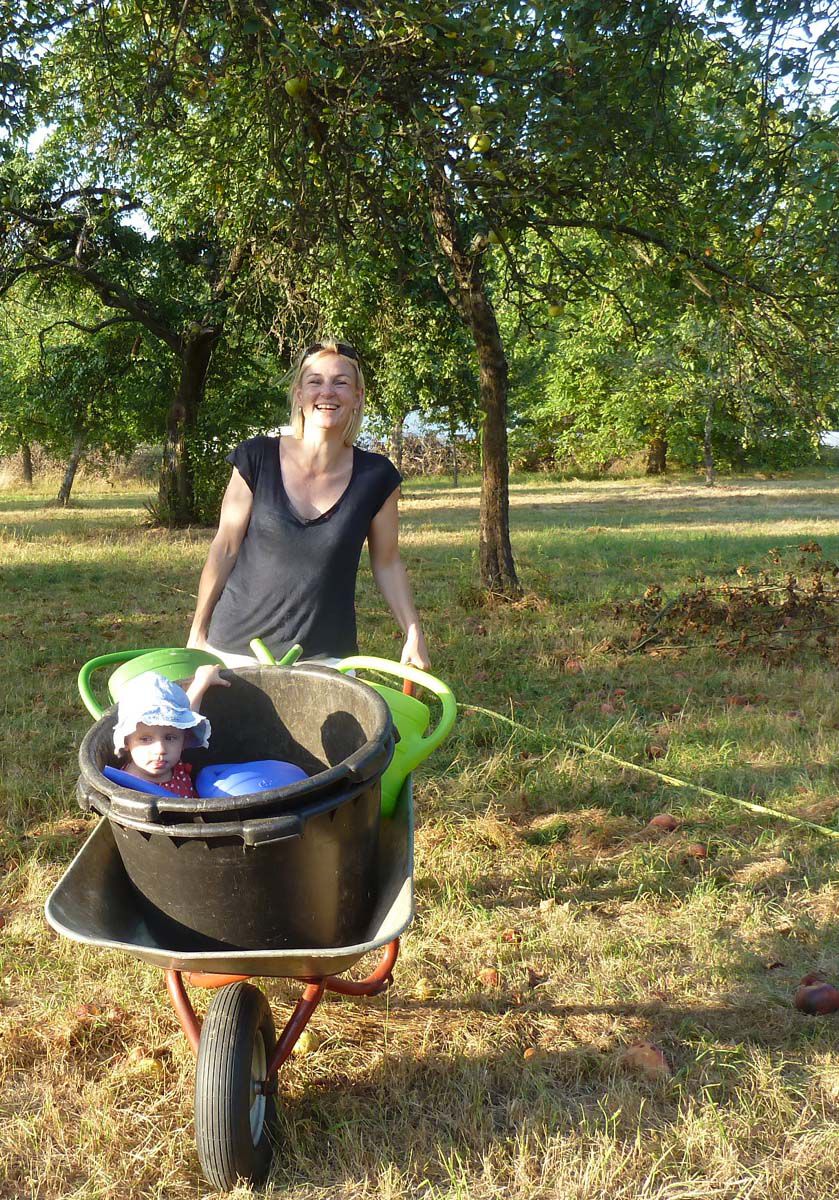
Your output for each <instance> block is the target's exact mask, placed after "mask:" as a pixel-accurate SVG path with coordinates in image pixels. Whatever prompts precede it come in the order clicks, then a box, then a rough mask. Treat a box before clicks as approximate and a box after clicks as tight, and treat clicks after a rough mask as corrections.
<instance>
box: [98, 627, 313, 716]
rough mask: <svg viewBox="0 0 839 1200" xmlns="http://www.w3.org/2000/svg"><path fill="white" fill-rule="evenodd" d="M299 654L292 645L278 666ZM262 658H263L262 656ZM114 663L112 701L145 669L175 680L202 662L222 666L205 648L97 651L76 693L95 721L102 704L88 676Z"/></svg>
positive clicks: (253, 646) (110, 683) (110, 687)
mask: <svg viewBox="0 0 839 1200" xmlns="http://www.w3.org/2000/svg"><path fill="white" fill-rule="evenodd" d="M257 641H258V639H256V638H255V639H254V641H253V642H251V649H252V650H253V651H254V654H256V655H257V657H259V654H258V653H257V645H256V643H257ZM259 645H260V646H262V643H261V642H260V643H259ZM299 653H300V647H299V646H292V648H291V650H289V651H288V653H287V654H286V655H285V656H284V657H283V658H282V659H281V661H280V663H279V665H280V666H288V665H289V663H291V662H294V660H295V659H296V658H297V656H298V655H299ZM263 661H265V660H264V659H263ZM272 661H273V659H272ZM115 663H119V664H121V665H120V666H118V667H117V669H116V670H115V671H114V672H113V674H112V675H111V677H110V678H109V680H108V693H109V695H110V698H111V702H112V703H113V702H115V701H116V700H118V699H119V694H120V692H121V691H122V689H123V688H124V687H125V685H126V684H127V683H128V682H129V681H130V680H132V679H136V678H137V676H138V675H144V674H145V673H146V671H155V672H156V673H157V674H158V675H165V676H166V678H167V679H172V680H176V681H177V680H179V679H190V678H191V677H192V676H193V675H194V674H195V672H196V670H197V668H198V667H201V666H204V664H205V663H209V664H211V665H217V666H220V667H223V666H224V663H223V662H222V660H221V659H220V658H219V657H218V655H217V654H211V653H210V652H209V651H208V650H191V649H189V648H188V647H186V646H180V647H175V648H172V649H157V650H148V649H146V650H115V651H114V652H113V654H100V655H99V657H98V658H92V659H91V660H90V661H89V662H86V663H85V664H84V666H83V667H82V669H81V671H79V694H80V695H81V698H82V702H83V704H84V706H85V708H86V709H87V711H88V712H89V713H90V715H91V716H92V717H95V718H96V720H98V719H99V718H100V717H101V716H102V712H103V706H102V705H101V704H100V703H99V701H98V700H97V699H96V697H95V696H94V694H93V690H92V688H91V682H90V681H91V676H92V675H93V673H94V671H98V670H99V669H100V668H101V667H111V666H113V665H114V664H115Z"/></svg>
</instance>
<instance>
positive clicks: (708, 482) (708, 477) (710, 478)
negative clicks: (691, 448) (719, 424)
mask: <svg viewBox="0 0 839 1200" xmlns="http://www.w3.org/2000/svg"><path fill="white" fill-rule="evenodd" d="M713 433H714V399H713V396H712V397H710V398H709V400H708V407H707V409H706V410H705V436H704V438H703V441H702V458H703V462H704V464H705V486H706V487H713V486H714V443H713V440H712V439H713Z"/></svg>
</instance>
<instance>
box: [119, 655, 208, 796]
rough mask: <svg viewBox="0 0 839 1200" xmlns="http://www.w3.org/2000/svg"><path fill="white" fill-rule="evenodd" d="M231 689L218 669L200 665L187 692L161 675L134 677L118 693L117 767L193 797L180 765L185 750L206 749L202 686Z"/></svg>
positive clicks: (186, 773)
mask: <svg viewBox="0 0 839 1200" xmlns="http://www.w3.org/2000/svg"><path fill="white" fill-rule="evenodd" d="M214 685H216V686H219V687H230V683H229V681H228V680H226V679H222V678H221V677H220V675H219V668H218V667H217V666H203V667H199V668H198V670H197V671H196V672H195V676H194V678H193V679H192V680H191V681H190V683H189V686H188V687H187V689H186V691H184V689H183V688H181V687H179V686H178V684H176V683H172V682H171V680H169V679H166V677H165V676H163V675H158V674H155V673H153V672H149V673H147V674H145V675H140V676H138V678H137V679H133V680H132V681H131V683H129V684H127V685H126V687H125V688H123V690H122V694H121V695H120V698H119V706H118V709H117V723H116V727H115V729H114V750H115V751H116V753H117V756H118V757H119V758H120V759H121V760H122V759H124V758H125V756H127V757H128V759H129V761H128V763H124V762H122V761H120V767H121V768H122V769H123V770H124V771H126V772H127V773H128V774H129V775H133V776H134V777H135V778H136V779H142V780H145V782H146V783H156V784H158V785H159V786H160V787H163V788H166V790H167V791H169V792H173V793H174V795H176V796H194V795H195V794H196V793H195V788H194V787H193V785H192V779H191V778H190V775H191V771H192V767H191V766H190V765H189V763H183V762H181V754H182V753H183V751H184V749H185V748H191V747H205V746H207V744H208V741H209V737H210V722H209V721H208V720H207V718H206V717H202V716H201V715H200V713H199V712H197V711H196V710H197V709H198V708H199V707H200V705H201V701H202V699H203V698H204V693H205V692H206V691H207V688H209V687H213V686H214Z"/></svg>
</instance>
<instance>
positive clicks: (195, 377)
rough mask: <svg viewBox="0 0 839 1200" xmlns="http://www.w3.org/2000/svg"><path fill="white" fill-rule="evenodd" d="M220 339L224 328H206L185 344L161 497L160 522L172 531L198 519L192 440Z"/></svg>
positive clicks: (165, 451) (170, 420) (169, 426)
mask: <svg viewBox="0 0 839 1200" xmlns="http://www.w3.org/2000/svg"><path fill="white" fill-rule="evenodd" d="M220 337H221V329H220V328H213V329H206V328H205V329H202V331H201V333H200V334H198V335H197V336H194V337H192V338H191V339H189V340H186V341H185V342H184V347H183V352H182V354H181V377H180V381H179V383H178V392H177V395H176V396H175V399H174V400H173V401H172V404H171V405H170V407H169V412H168V413H167V415H166V441H165V442H164V445H163V463H162V464H161V468H160V490H159V494H158V499H159V503H158V512H157V516H158V520H159V521H160V522H161V523H162V524H164V525H168V526H169V527H170V528H178V527H181V526H184V525H191V524H192V523H193V522H194V521H195V520H196V519H197V514H196V511H195V475H194V466H193V463H192V460H191V458H190V437H191V435H192V433H193V432H194V429H195V422H196V419H197V417H198V411H199V409H200V407H201V401H202V400H203V399H204V387H205V385H206V382H207V372H208V371H209V369H210V359H211V358H212V355H213V350H214V349H215V346H216V343H217V342H218V340H219V338H220Z"/></svg>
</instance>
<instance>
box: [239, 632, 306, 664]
mask: <svg viewBox="0 0 839 1200" xmlns="http://www.w3.org/2000/svg"><path fill="white" fill-rule="evenodd" d="M250 648H251V650H253V653H254V658H258V659H259V661H260V662H261V663H264V664H265V666H266V667H290V666H291V665H292V664H293V663H296V662H297V660H298V658H299V657H300V655H301V654H302V653H303V647H302V646H301V645H300V643H299V642H295V643H294V645H293V646H291V647H290V648H289V649H288V650H286V652H285V654H284V655H283V656H282V658H281V659H279V660H277V659H276V658H274V655H273V654H272V653H271V651H270V650H269V649H268V647H267V646H266V645H265V643H264V642H263V640H262V638H251V640H250Z"/></svg>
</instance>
